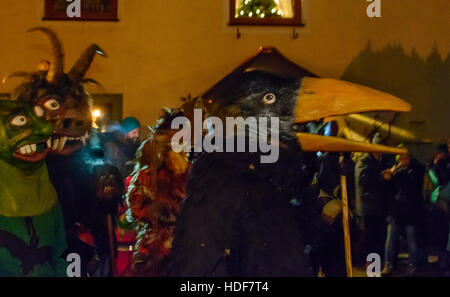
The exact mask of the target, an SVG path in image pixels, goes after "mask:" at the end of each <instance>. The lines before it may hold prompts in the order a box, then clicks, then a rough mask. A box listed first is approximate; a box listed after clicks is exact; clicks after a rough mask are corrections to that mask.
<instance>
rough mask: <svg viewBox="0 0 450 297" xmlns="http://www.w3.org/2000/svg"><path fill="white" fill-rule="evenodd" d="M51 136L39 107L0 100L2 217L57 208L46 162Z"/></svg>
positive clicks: (51, 129) (33, 213)
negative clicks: (48, 142)
mask: <svg viewBox="0 0 450 297" xmlns="http://www.w3.org/2000/svg"><path fill="white" fill-rule="evenodd" d="M52 133H53V125H52V123H51V122H48V121H47V120H46V119H45V116H44V110H43V109H42V108H41V107H40V106H38V105H31V104H29V103H25V102H20V101H10V100H0V215H2V216H6V217H23V216H36V215H41V214H44V213H46V212H48V211H49V210H50V209H51V208H52V207H53V206H54V205H55V203H56V201H57V197H56V192H55V190H54V188H53V186H52V184H51V182H50V179H49V176H48V172H47V167H46V166H45V160H44V158H45V156H46V154H47V152H48V147H47V141H48V140H49V139H50V137H51V135H52Z"/></svg>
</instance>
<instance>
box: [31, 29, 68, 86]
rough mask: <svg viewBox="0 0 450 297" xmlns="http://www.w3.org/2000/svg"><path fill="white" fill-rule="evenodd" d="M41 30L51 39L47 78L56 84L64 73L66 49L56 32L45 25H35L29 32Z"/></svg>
mask: <svg viewBox="0 0 450 297" xmlns="http://www.w3.org/2000/svg"><path fill="white" fill-rule="evenodd" d="M34 31H39V32H42V33H44V34H45V35H46V36H47V37H48V39H49V40H50V44H51V47H52V50H51V56H50V65H49V68H48V72H47V77H46V80H47V81H48V82H49V83H51V84H56V83H58V81H59V80H60V78H61V76H62V74H63V73H64V49H63V46H62V43H61V42H60V41H59V38H58V36H57V35H56V33H55V32H53V31H52V30H50V29H47V28H44V27H35V28H31V29H30V30H28V32H34Z"/></svg>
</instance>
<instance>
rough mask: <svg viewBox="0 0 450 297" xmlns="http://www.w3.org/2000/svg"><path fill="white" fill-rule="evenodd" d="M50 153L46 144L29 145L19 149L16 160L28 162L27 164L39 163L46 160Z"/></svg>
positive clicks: (16, 152) (15, 153)
mask: <svg viewBox="0 0 450 297" xmlns="http://www.w3.org/2000/svg"><path fill="white" fill-rule="evenodd" d="M47 152H48V147H47V144H46V142H45V141H44V142H39V143H29V144H26V145H23V146H21V147H19V148H18V149H17V150H16V151H15V152H14V158H16V159H19V160H23V161H27V162H39V161H41V160H43V159H44V158H45V156H46V155H47Z"/></svg>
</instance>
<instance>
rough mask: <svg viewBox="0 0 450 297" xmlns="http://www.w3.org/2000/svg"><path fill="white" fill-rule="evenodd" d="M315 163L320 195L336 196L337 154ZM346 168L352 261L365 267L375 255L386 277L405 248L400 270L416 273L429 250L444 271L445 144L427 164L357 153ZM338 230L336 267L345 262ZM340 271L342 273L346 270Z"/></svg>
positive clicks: (447, 243)
mask: <svg viewBox="0 0 450 297" xmlns="http://www.w3.org/2000/svg"><path fill="white" fill-rule="evenodd" d="M381 141H382V139H381V136H380V134H378V133H376V134H375V135H374V136H373V137H372V143H375V144H379V143H381ZM319 163H320V166H319V167H320V169H319V170H318V181H319V183H318V184H319V187H320V191H321V193H325V194H322V196H323V195H325V196H327V195H328V196H335V197H336V196H338V194H336V192H337V190H336V189H338V188H339V174H340V173H339V172H342V168H340V167H342V165H341V166H340V163H339V159H338V155H337V154H325V155H323V156H321V157H320V159H319ZM342 163H343V162H341V164H342ZM349 164H350V165H349ZM346 166H347V167H348V166H350V167H351V170H350V171H349V170H348V169H347V172H346V173H345V175H347V177H348V178H349V187H348V188H349V189H348V190H349V199H350V210H351V214H352V220H351V222H352V224H351V227H352V228H351V231H352V232H351V236H352V237H351V238H352V252H353V261H354V263H355V264H356V265H359V266H361V267H365V266H366V267H367V266H368V264H369V263H370V262H369V261H371V260H370V259H368V258H367V256H368V255H370V254H373V253H376V254H378V255H379V256H380V258H381V259H382V261H383V263H384V265H383V267H382V271H381V275H382V276H390V275H393V274H394V273H395V272H396V271H397V270H398V266H399V265H398V262H399V260H398V259H399V253H400V252H401V251H405V252H407V253H408V255H409V258H408V259H409V260H408V264H407V267H406V272H405V274H406V275H408V276H415V275H421V271H423V270H426V268H425V267H426V266H427V264H428V256H429V255H431V254H433V255H437V256H438V259H439V260H438V265H437V266H438V267H439V268H440V271H441V272H442V275H446V274H448V271H449V269H450V266H449V265H450V263H449V259H450V257H449V255H450V234H449V222H450V221H449V213H448V203H449V198H450V197H449V178H450V159H449V151H448V145H447V144H440V145H438V146H437V147H436V151H435V153H434V156H433V157H432V158H431V160H430V161H429V163H428V164H427V165H426V166H424V165H422V164H421V163H420V162H419V161H418V160H417V159H415V158H413V157H412V156H411V155H410V154H404V155H397V156H393V155H383V154H379V153H366V154H363V155H359V156H358V157H354V158H353V162H352V161H350V162H347V164H346ZM341 174H342V173H341ZM319 196H320V195H319ZM337 213H338V212H337ZM341 229H342V228H341ZM341 229H338V230H341ZM341 233H342V232H340V233H339V237H338V239H339V240H336V241H335V249H336V250H339V253H337V255H338V257H337V258H336V257H334V258H332V259H331V261H332V262H336V263H338V262H339V263H340V265H339V267H342V262H344V258H343V257H344V256H343V240H341V239H340V237H342V234H341ZM325 267H326V265H325ZM322 268H323V267H322ZM339 273H340V274H338V275H345V274H344V273H345V270H344V271H342V269H341V270H340V271H339ZM325 274H327V271H325ZM334 274H335V271H328V275H334ZM422 275H423V274H422Z"/></svg>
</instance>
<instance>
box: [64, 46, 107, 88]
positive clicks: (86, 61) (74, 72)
mask: <svg viewBox="0 0 450 297" xmlns="http://www.w3.org/2000/svg"><path fill="white" fill-rule="evenodd" d="M95 54H99V55H102V56H104V57H106V54H105V52H104V51H103V50H102V49H101V48H100V47H99V46H98V45H96V44H92V45H91V46H89V47H88V48H87V49H86V50H85V51H84V52H83V53H82V54H81V56H80V57H79V58H78V60H77V61H76V62H75V64H74V65H73V66H72V69H70V71H69V77H70V79H72V80H74V81H81V80H82V78H83V76H84V75H85V74H86V72H87V71H88V69H89V66H91V63H92V60H93V59H94V56H95Z"/></svg>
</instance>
